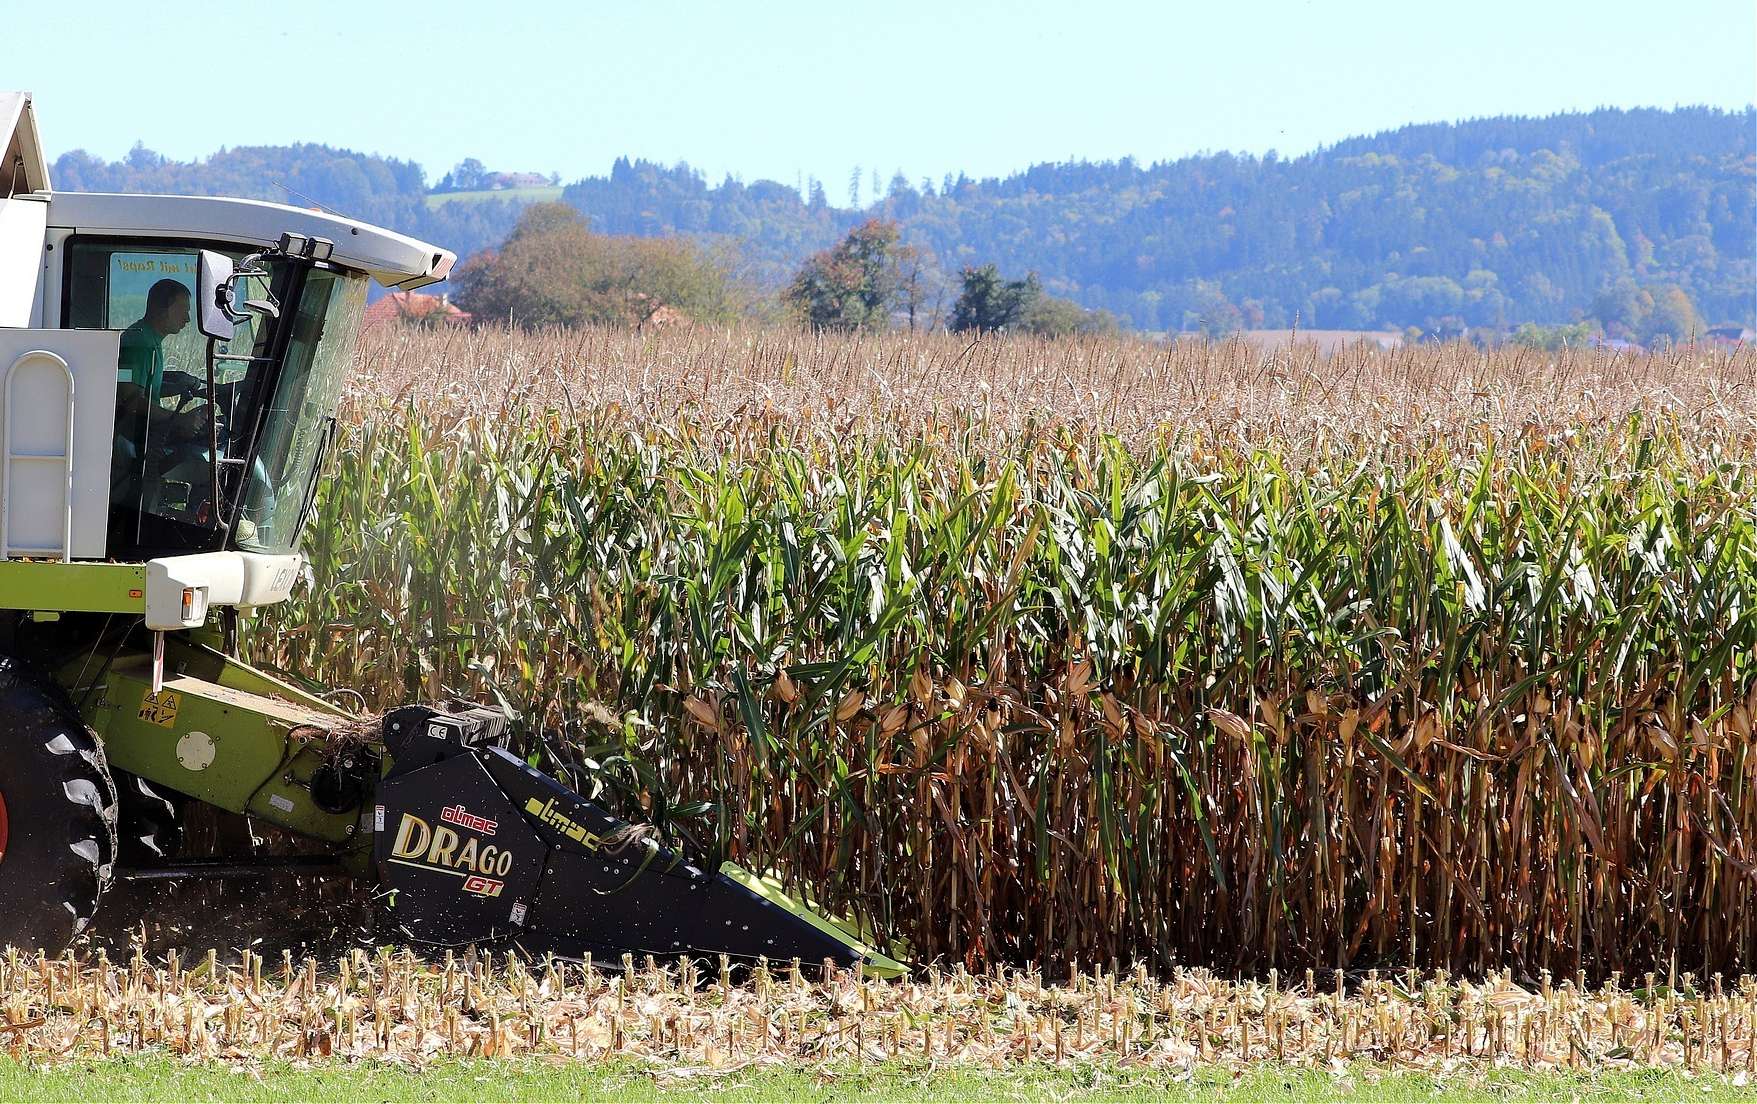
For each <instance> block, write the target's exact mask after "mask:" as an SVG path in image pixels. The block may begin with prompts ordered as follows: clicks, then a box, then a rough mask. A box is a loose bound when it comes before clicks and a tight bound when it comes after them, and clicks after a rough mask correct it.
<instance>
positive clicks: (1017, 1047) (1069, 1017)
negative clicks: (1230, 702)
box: [0, 949, 1757, 1077]
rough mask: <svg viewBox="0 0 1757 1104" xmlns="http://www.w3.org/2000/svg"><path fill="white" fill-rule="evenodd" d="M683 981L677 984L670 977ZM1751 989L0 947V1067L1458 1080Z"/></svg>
mask: <svg viewBox="0 0 1757 1104" xmlns="http://www.w3.org/2000/svg"><path fill="white" fill-rule="evenodd" d="M686 977H687V978H688V980H691V981H694V982H695V984H694V985H689V984H685V983H684V981H685V979H686ZM1754 1028H1757V983H1754V981H1753V979H1751V978H1740V979H1738V980H1737V981H1735V982H1724V981H1723V979H1721V978H1719V977H1718V976H1717V977H1715V978H1712V979H1710V980H1709V981H1708V982H1707V983H1705V984H1699V983H1698V982H1697V981H1696V979H1694V978H1692V977H1687V976H1686V977H1683V978H1681V979H1679V981H1678V984H1677V986H1676V987H1675V988H1667V987H1666V986H1664V985H1662V984H1659V983H1657V982H1656V980H1655V979H1654V978H1652V977H1649V978H1647V979H1646V980H1645V981H1644V983H1643V984H1642V985H1641V986H1639V987H1637V988H1633V989H1626V988H1624V987H1623V986H1622V984H1621V983H1619V982H1616V981H1613V982H1612V983H1610V984H1608V985H1606V986H1605V987H1603V988H1601V989H1597V990H1582V989H1577V988H1576V987H1575V986H1574V984H1573V982H1571V981H1567V982H1562V983H1559V984H1556V983H1552V982H1550V981H1549V980H1548V979H1544V980H1543V981H1541V982H1540V983H1538V984H1535V985H1528V986H1520V985H1516V984H1514V983H1513V982H1512V981H1510V980H1509V979H1508V978H1507V977H1506V976H1505V975H1497V976H1495V977H1492V978H1490V979H1489V980H1488V981H1487V982H1486V983H1484V984H1471V983H1462V982H1456V981H1453V980H1451V979H1449V978H1447V977H1446V976H1445V975H1444V974H1435V975H1428V976H1422V975H1417V974H1414V973H1413V972H1405V973H1401V974H1399V975H1397V976H1396V977H1395V978H1393V977H1391V976H1389V975H1386V976H1383V977H1381V976H1380V975H1378V974H1377V973H1373V974H1369V975H1368V976H1366V977H1364V978H1357V979H1355V981H1354V983H1352V984H1351V985H1350V986H1349V987H1348V989H1347V990H1346V991H1345V992H1344V991H1338V990H1333V989H1330V988H1328V987H1327V986H1322V985H1317V984H1315V983H1314V979H1313V978H1312V977H1311V976H1310V975H1308V976H1307V978H1306V980H1305V982H1304V983H1303V984H1296V985H1291V986H1282V985H1279V984H1277V983H1276V982H1274V981H1271V982H1269V983H1268V984H1261V983H1256V982H1247V983H1242V984H1241V983H1235V982H1227V981H1222V980H1220V979H1218V978H1216V977H1215V976H1214V975H1212V974H1210V973H1208V972H1207V971H1204V970H1178V971H1176V972H1175V973H1174V974H1173V975H1172V976H1170V977H1169V978H1165V979H1159V978H1156V977H1154V976H1152V975H1151V974H1150V973H1149V972H1148V971H1146V970H1137V971H1133V972H1129V973H1124V974H1121V975H1113V974H1102V973H1101V974H1085V975H1080V976H1077V977H1074V978H1072V979H1071V980H1069V981H1067V982H1064V983H1061V984H1056V985H1046V984H1044V983H1043V981H1042V979H1041V977H1040V976H1039V975H1038V974H1036V973H1035V972H1025V971H1011V972H996V973H986V974H977V973H970V972H966V971H964V970H961V969H960V970H956V971H952V972H944V971H940V970H937V969H934V970H928V971H926V972H925V973H923V974H922V975H920V976H918V977H916V978H913V979H910V980H905V981H889V982H886V981H875V980H871V979H867V978H862V977H860V976H858V975H856V974H855V973H852V972H849V971H831V972H829V973H828V974H823V975H818V974H816V973H815V972H813V971H811V970H806V971H803V972H802V976H799V977H795V976H792V975H791V972H790V971H788V970H787V969H785V968H775V967H759V968H758V969H756V970H754V971H752V972H751V973H750V974H749V975H748V976H747V977H745V978H743V979H741V980H740V981H739V982H737V983H734V984H704V983H703V982H702V975H701V974H700V973H697V974H694V975H686V973H685V972H683V970H680V966H679V964H678V963H670V964H665V963H649V964H647V965H646V966H645V967H644V968H642V967H637V968H636V969H635V970H634V971H633V972H631V973H628V974H623V973H621V972H618V971H606V970H604V969H602V968H597V967H594V966H593V965H591V964H590V963H579V962H567V963H564V962H558V961H545V962H535V963H533V962H525V961H522V960H519V959H516V958H495V957H492V956H479V955H477V954H475V953H473V952H470V953H465V954H463V955H458V956H448V957H447V958H446V959H445V960H444V961H443V962H432V961H424V960H422V959H419V958H416V957H414V956H413V955H410V954H408V953H406V952H392V951H391V950H389V949H382V950H380V951H379V952H378V953H377V954H368V953H367V952H365V951H355V952H353V953H352V954H350V955H348V956H346V957H344V958H343V959H341V960H339V961H338V962H334V963H329V964H323V965H320V964H318V963H316V962H315V961H312V962H306V963H303V964H296V963H294V962H293V961H292V960H291V958H288V959H286V960H285V961H283V962H270V963H264V962H262V961H261V960H260V959H258V958H256V957H255V956H253V955H251V954H249V953H248V952H246V953H244V954H242V955H210V956H209V957H207V959H206V960H205V962H203V963H202V964H201V965H199V966H198V967H197V968H195V969H187V968H183V967H182V966H180V965H179V964H177V963H175V962H168V961H150V962H149V961H147V960H145V959H143V958H140V957H136V958H135V959H134V960H133V961H131V962H112V961H110V960H109V959H107V958H105V957H102V956H99V957H96V958H81V957H75V956H74V955H72V954H71V953H69V954H66V955H63V956H62V957H59V958H47V957H38V956H30V955H22V954H19V953H16V952H11V953H8V954H6V955H4V956H0V1046H3V1047H4V1048H5V1050H7V1051H8V1052H9V1053H10V1054H11V1055H12V1057H13V1058H14V1059H15V1060H18V1061H33V1062H38V1061H45V1062H61V1061H78V1060H84V1059H90V1058H97V1057H112V1056H118V1055H127V1054H139V1053H149V1052H153V1053H169V1054H173V1055H177V1056H180V1057H186V1058H190V1059H221V1060H260V1059H269V1058H279V1059H315V1058H322V1057H334V1058H367V1057H383V1058H392V1059H397V1060H401V1061H406V1062H411V1063H415V1064H417V1065H418V1064H420V1063H423V1062H426V1061H429V1060H433V1059H438V1058H451V1057H488V1058H518V1057H544V1056H549V1057H562V1058H578V1059H582V1060H595V1059H607V1058H619V1059H632V1060H640V1061H650V1062H652V1063H653V1064H655V1065H657V1066H660V1067H665V1068H679V1067H682V1068H702V1069H728V1068H735V1067H738V1066H743V1065H749V1064H753V1063H758V1064H762V1063H785V1064H788V1065H808V1066H809V1065H845V1064H848V1063H855V1062H878V1061H884V1060H889V1059H898V1060H907V1061H924V1062H930V1063H935V1064H942V1065H967V1066H972V1067H986V1068H993V1067H996V1066H1001V1067H1005V1066H1010V1065H1016V1064H1019V1063H1028V1062H1037V1063H1058V1064H1065V1063H1070V1062H1106V1061H1109V1062H1114V1061H1123V1062H1127V1063H1130V1064H1132V1065H1140V1066H1144V1067H1154V1066H1167V1067H1182V1066H1187V1065H1188V1064H1189V1063H1191V1062H1194V1061H1201V1062H1206V1063H1218V1064H1221V1065H1241V1066H1242V1065H1244V1064H1246V1063H1251V1062H1261V1061H1264V1060H1266V1059H1274V1060H1276V1061H1278V1062H1283V1063H1287V1064H1291V1065H1302V1066H1312V1067H1323V1068H1334V1067H1335V1066H1336V1063H1338V1062H1345V1063H1368V1064H1371V1065H1374V1066H1379V1067H1384V1068H1392V1069H1406V1070H1427V1071H1432V1072H1439V1073H1451V1072H1467V1071H1470V1070H1473V1069H1487V1068H1491V1067H1499V1066H1507V1065H1514V1066H1521V1067H1525V1068H1528V1069H1555V1068H1567V1069H1573V1070H1581V1069H1628V1068H1635V1067H1659V1068H1668V1069H1690V1070H1696V1071H1707V1072H1715V1073H1720V1074H1725V1075H1730V1076H1735V1077H1737V1076H1738V1075H1740V1074H1741V1073H1743V1074H1749V1072H1750V1071H1751V1068H1752V1061H1753V1050H1752V1038H1753V1036H1752V1032H1753V1029H1754Z"/></svg>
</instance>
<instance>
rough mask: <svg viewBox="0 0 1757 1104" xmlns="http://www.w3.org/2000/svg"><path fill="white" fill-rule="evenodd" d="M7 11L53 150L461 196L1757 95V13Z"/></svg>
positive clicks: (991, 8)
mask: <svg viewBox="0 0 1757 1104" xmlns="http://www.w3.org/2000/svg"><path fill="white" fill-rule="evenodd" d="M3 6H4V7H6V8H9V9H10V11H9V12H8V13H7V15H6V18H5V24H4V26H5V31H4V33H3V34H0V83H3V84H4V85H5V86H6V87H12V88H23V89H28V90H30V91H33V92H34V93H36V97H37V110H38V117H39V120H40V123H41V126H42V129H43V139H44V144H45V146H47V147H48V149H49V151H50V153H51V155H55V154H59V153H62V152H64V151H66V150H68V149H73V148H79V147H83V148H85V149H87V150H89V151H91V152H92V153H95V154H98V155H100V156H103V157H106V158H116V157H120V156H121V155H122V154H124V153H125V152H126V151H127V150H128V148H129V147H130V146H131V145H133V144H134V142H135V141H137V140H138V141H142V142H145V143H146V144H147V145H148V146H150V147H152V148H153V149H156V150H158V151H160V152H161V153H165V154H168V155H170V156H172V157H176V158H179V159H188V158H194V157H199V156H205V155H207V154H209V153H211V152H213V151H214V150H215V149H217V148H219V147H220V146H225V145H243V144H255V143H284V142H294V141H316V142H327V143H330V144H332V145H338V146H346V147H349V148H353V149H358V150H364V151H369V152H377V153H383V154H387V155H393V156H398V157H403V158H407V159H412V160H416V161H419V162H420V163H421V164H422V165H423V166H424V167H426V169H427V171H428V176H429V179H430V180H436V179H437V178H438V177H439V176H440V175H441V174H442V173H443V172H444V171H445V170H446V169H447V168H449V167H450V166H451V165H452V164H454V163H455V162H457V161H458V160H460V159H462V158H464V157H467V156H474V157H477V158H480V159H481V160H482V161H484V162H485V163H487V165H488V166H489V167H490V168H496V169H525V170H535V171H541V172H550V171H556V172H559V173H561V174H562V176H563V177H565V178H567V179H574V178H577V177H579V176H582V175H586V174H597V173H603V172H605V171H607V170H608V168H609V165H610V161H611V159H612V158H614V157H615V156H617V155H618V154H624V153H626V154H631V155H634V156H638V157H646V158H650V159H655V160H659V161H663V162H667V163H669V162H673V161H677V160H687V161H688V162H689V163H690V164H692V165H695V166H697V167H698V168H700V169H702V170H704V171H705V172H707V173H708V175H709V177H710V179H712V180H715V181H717V180H718V179H719V178H720V177H721V176H722V175H724V174H725V173H728V172H731V173H735V174H737V175H739V176H741V177H742V178H744V179H745V180H747V181H748V180H754V179H757V178H760V177H769V178H772V179H776V180H780V181H782V182H783V183H787V184H793V183H795V182H796V181H797V180H798V179H799V178H800V177H802V176H805V175H811V176H816V177H818V178H819V179H822V180H824V181H825V186H826V189H827V190H828V192H829V194H830V196H831V198H832V201H834V202H837V203H841V202H844V201H845V199H846V197H847V191H848V176H849V173H850V170H851V169H853V168H854V167H856V166H858V167H860V168H861V169H862V170H864V171H866V172H867V173H870V172H871V171H872V170H873V169H877V170H878V171H879V173H880V174H881V175H882V176H884V177H886V178H888V177H889V176H890V175H891V173H892V172H894V171H896V170H897V169H902V170H903V171H904V172H905V173H906V174H908V175H909V177H910V178H911V179H916V180H918V179H919V178H921V177H922V176H932V177H934V178H935V179H938V178H939V177H941V176H942V175H943V174H945V173H946V172H948V171H955V170H963V171H966V172H968V173H970V174H971V175H973V176H985V175H996V174H1003V173H1006V172H1009V171H1011V170H1014V169H1018V168H1023V167H1024V166H1026V165H1028V164H1031V163H1034V162H1040V161H1052V160H1065V159H1068V158H1071V157H1077V158H1089V159H1103V158H1116V157H1121V156H1125V155H1132V156H1134V157H1136V158H1138V159H1141V160H1143V161H1152V160H1159V159H1163V158H1170V157H1176V156H1180V155H1183V154H1188V153H1194V152H1200V151H1204V150H1218V149H1230V150H1241V151H1248V152H1252V153H1262V152H1263V151H1266V150H1268V149H1272V148H1273V149H1277V150H1279V151H1281V152H1282V153H1283V154H1297V153H1301V152H1305V151H1307V150H1310V149H1312V148H1314V147H1316V146H1319V145H1323V144H1325V143H1329V142H1333V141H1335V140H1337V139H1340V138H1344V137H1347V136H1349V135H1354V134H1362V133H1369V132H1372V131H1375V130H1380V129H1384V128H1388V127H1395V126H1398V125H1401V124H1403V123H1408V122H1427V121H1434V120H1450V119H1459V118H1468V117H1473V116H1482V115H1495V114H1502V113H1517V114H1548V113H1551V112H1555V111H1563V110H1574V109H1589V108H1592V107H1595V106H1600V105H1613V106H1638V105H1640V106H1661V107H1669V106H1673V105H1676V104H1713V105H1718V106H1721V107H1727V108H1737V107H1743V106H1744V105H1746V104H1749V103H1751V102H1752V100H1753V99H1754V98H1757V87H1754V86H1757V4H1754V3H1753V2H1752V0H1666V2H1665V3H1656V2H1654V0H1644V2H1625V0H1596V2H1590V3H1588V2H1577V0H1566V2H1554V3H1552V2H1547V0H1522V2H1504V0H1477V2H1473V3H1470V4H1459V3H1451V4H1441V3H1434V2H1431V0H1429V2H1423V0H1404V2H1401V3H1388V2H1380V0H1362V2H1352V3H1342V2H1330V3H1314V2H1306V0H1298V2H1279V3H1265V2H1247V0H1232V2H1229V3H1223V4H1222V3H1213V2H1212V0H1208V2H1197V3H1170V2H1165V3H1147V2H1122V0H1116V2H1104V0H1083V2H1081V3H1078V4H1075V3H1059V4H1049V3H1038V2H1035V0H1011V2H1005V3H1000V2H987V0H984V2H971V3H954V2H952V0H941V2H937V3H920V2H916V0H885V2H883V3H871V2H869V3H860V4H841V3H833V2H829V0H819V2H816V3H812V2H799V0H743V2H741V3H736V4H734V3H705V2H685V0H621V2H617V3H607V2H603V0H575V2H572V3H564V2H553V3H545V2H541V0H522V2H506V0H502V2H500V3H492V2H490V3H484V2H477V3H456V2H452V0H430V2H427V3H421V4H405V3H397V4H387V3H380V2H377V0H354V2H352V3H336V2H333V0H300V2H299V3H297V4H275V5H272V6H271V5H265V4H256V3H250V2H248V0H242V2H233V3H219V4H211V3H204V4H184V3H177V2H157V0H131V2H128V3H115V2H111V0H78V2H75V3H59V4H39V3H30V2H27V0H6V3H5V4H4V5H3ZM267 13H273V14H267ZM293 13H297V17H298V18H297V20H296V21H295V19H294V18H293ZM228 88H229V89H233V90H234V91H233V92H231V93H230V94H228V93H227V91H226V90H227V89H228ZM218 104H228V105H233V109H232V110H230V111H220V110H216V109H215V108H214V107H213V106H210V105H218ZM246 105H248V106H246Z"/></svg>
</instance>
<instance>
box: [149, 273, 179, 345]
mask: <svg viewBox="0 0 1757 1104" xmlns="http://www.w3.org/2000/svg"><path fill="white" fill-rule="evenodd" d="M146 324H147V325H149V326H151V327H152V328H153V329H155V330H157V331H159V333H161V334H163V335H164V336H166V337H170V336H171V335H172V334H174V333H177V332H179V331H180V330H182V329H183V327H184V326H187V325H189V289H188V288H186V287H184V286H183V285H182V284H180V283H178V282H177V281H176V280H160V281H159V282H158V283H156V284H154V285H153V286H152V287H150V288H148V289H147V293H146Z"/></svg>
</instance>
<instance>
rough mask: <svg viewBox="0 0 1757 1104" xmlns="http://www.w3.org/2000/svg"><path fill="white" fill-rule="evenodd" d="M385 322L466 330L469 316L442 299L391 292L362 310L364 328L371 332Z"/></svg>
mask: <svg viewBox="0 0 1757 1104" xmlns="http://www.w3.org/2000/svg"><path fill="white" fill-rule="evenodd" d="M388 322H405V323H413V324H415V325H417V326H466V325H469V322H470V312H469V311H466V310H463V309H461V308H460V307H458V306H457V305H456V304H455V303H453V302H452V301H451V297H450V296H446V295H423V294H421V293H420V292H418V291H393V292H391V293H390V294H389V295H386V296H385V297H384V298H382V299H380V300H378V301H377V302H376V303H372V304H369V305H368V306H367V308H366V317H365V320H364V325H365V326H366V328H368V329H371V328H373V327H375V326H382V325H385V324H386V323H388Z"/></svg>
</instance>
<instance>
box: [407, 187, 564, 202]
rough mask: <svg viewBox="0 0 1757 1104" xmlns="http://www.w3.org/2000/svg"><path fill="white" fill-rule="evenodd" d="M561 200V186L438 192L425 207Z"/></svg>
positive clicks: (429, 197)
mask: <svg viewBox="0 0 1757 1104" xmlns="http://www.w3.org/2000/svg"><path fill="white" fill-rule="evenodd" d="M560 198H561V186H560V185H555V186H553V187H550V186H545V187H542V188H499V189H488V190H485V191H480V192H438V193H435V194H432V195H429V196H428V197H427V206H429V207H440V206H443V205H445V204H447V203H480V202H482V201H483V200H485V199H516V200H518V201H520V202H521V203H543V202H547V201H550V200H557V199H560Z"/></svg>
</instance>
